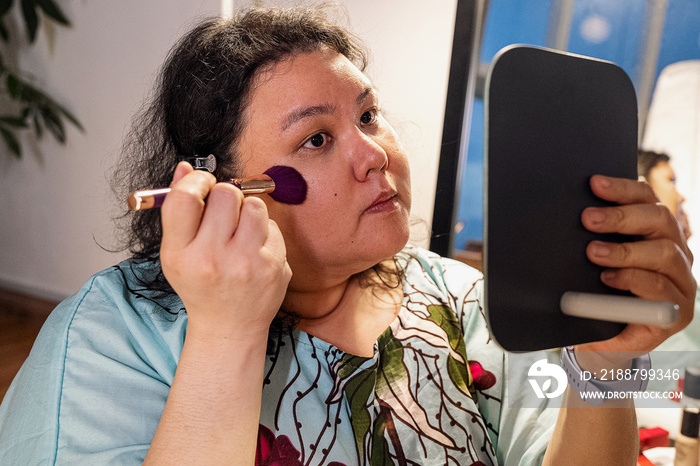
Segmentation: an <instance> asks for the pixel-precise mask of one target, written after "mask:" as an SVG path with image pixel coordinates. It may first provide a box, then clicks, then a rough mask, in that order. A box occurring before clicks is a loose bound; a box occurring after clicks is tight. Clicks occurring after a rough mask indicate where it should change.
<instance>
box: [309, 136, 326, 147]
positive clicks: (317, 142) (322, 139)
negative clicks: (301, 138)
mask: <svg viewBox="0 0 700 466" xmlns="http://www.w3.org/2000/svg"><path fill="white" fill-rule="evenodd" d="M325 143H326V136H325V135H324V134H323V133H318V134H314V135H313V136H311V137H310V138H309V139H308V140H307V141H306V143H304V147H306V148H311V147H321V146H323V145H324V144H325Z"/></svg>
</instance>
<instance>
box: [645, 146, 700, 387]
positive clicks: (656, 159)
mask: <svg viewBox="0 0 700 466" xmlns="http://www.w3.org/2000/svg"><path fill="white" fill-rule="evenodd" d="M637 174H638V175H639V178H640V179H641V180H643V181H646V182H647V183H649V186H651V188H652V189H653V190H654V192H655V193H656V196H657V197H658V198H659V202H661V204H663V205H665V206H666V207H668V209H669V210H670V211H671V213H672V214H673V215H675V217H676V219H677V220H678V223H679V225H680V228H681V230H682V231H683V234H684V235H685V237H686V239H688V238H689V237H690V235H691V234H692V232H691V230H690V225H689V223H688V217H687V215H686V213H685V211H684V210H683V202H685V197H684V196H683V195H682V194H681V193H680V192H678V189H677V188H676V174H675V171H674V170H673V167H672V166H671V157H670V156H669V155H668V154H666V153H663V152H656V151H652V150H643V149H640V150H639V151H638V153H637ZM698 309H700V293H696V297H695V317H694V318H693V320H692V321H691V323H690V324H689V325H688V326H687V327H686V328H684V329H683V330H681V331H680V332H678V333H676V334H675V335H672V336H671V337H669V338H668V339H667V340H666V341H664V342H663V343H661V344H660V345H659V346H658V347H657V348H656V350H655V351H654V352H653V353H652V362H653V364H655V365H656V366H657V367H660V368H679V369H681V370H683V369H684V368H685V367H687V366H700V317H698V316H697V313H698V311H697V310H698ZM664 352H668V353H664ZM675 388H677V387H676V386H675V382H673V381H663V380H655V381H650V383H649V387H648V389H650V390H654V389H657V390H664V389H675Z"/></svg>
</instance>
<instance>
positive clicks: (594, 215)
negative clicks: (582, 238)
mask: <svg viewBox="0 0 700 466" xmlns="http://www.w3.org/2000/svg"><path fill="white" fill-rule="evenodd" d="M587 215H588V220H589V221H590V222H591V223H594V224H600V223H603V222H604V221H605V214H604V213H603V212H602V211H600V210H599V209H589V210H588V213H587Z"/></svg>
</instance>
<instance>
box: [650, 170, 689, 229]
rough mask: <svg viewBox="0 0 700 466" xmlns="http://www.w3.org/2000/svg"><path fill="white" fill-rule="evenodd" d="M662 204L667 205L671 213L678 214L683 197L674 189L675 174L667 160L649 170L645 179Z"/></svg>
mask: <svg viewBox="0 0 700 466" xmlns="http://www.w3.org/2000/svg"><path fill="white" fill-rule="evenodd" d="M647 181H648V182H649V185H651V188H652V189H653V190H654V192H655V193H656V195H657V196H658V197H659V200H660V201H661V203H662V204H663V205H665V206H666V207H668V208H669V209H670V210H671V212H673V215H676V216H678V212H679V211H680V208H681V204H682V203H683V201H685V198H684V197H683V196H682V195H681V194H680V193H679V192H678V191H677V190H676V175H675V173H674V172H673V168H671V165H670V164H669V163H668V162H659V163H658V164H656V165H654V167H653V168H652V169H651V170H649V179H648V180H647Z"/></svg>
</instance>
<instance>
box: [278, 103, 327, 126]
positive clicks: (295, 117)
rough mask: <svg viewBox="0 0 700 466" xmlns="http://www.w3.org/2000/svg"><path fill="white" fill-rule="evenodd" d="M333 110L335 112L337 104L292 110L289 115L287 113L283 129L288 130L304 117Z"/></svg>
mask: <svg viewBox="0 0 700 466" xmlns="http://www.w3.org/2000/svg"><path fill="white" fill-rule="evenodd" d="M333 112H335V105H331V104H323V105H314V106H311V107H305V108H300V109H296V110H292V111H291V112H290V113H289V115H287V118H285V119H284V122H282V126H281V130H282V131H284V130H286V129H287V128H289V127H290V126H292V125H293V124H295V123H297V122H299V121H300V120H303V119H304V118H309V117H312V116H316V115H328V114H330V113H333Z"/></svg>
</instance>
